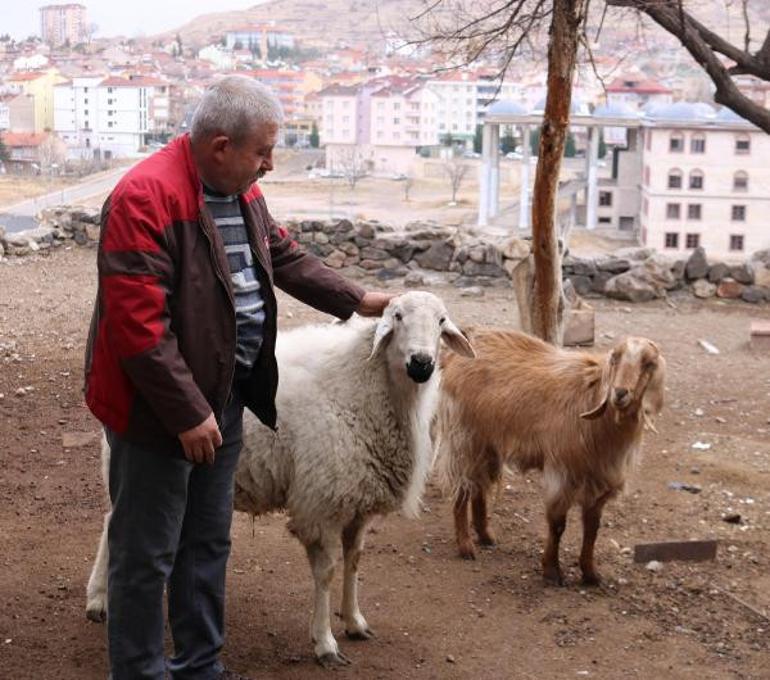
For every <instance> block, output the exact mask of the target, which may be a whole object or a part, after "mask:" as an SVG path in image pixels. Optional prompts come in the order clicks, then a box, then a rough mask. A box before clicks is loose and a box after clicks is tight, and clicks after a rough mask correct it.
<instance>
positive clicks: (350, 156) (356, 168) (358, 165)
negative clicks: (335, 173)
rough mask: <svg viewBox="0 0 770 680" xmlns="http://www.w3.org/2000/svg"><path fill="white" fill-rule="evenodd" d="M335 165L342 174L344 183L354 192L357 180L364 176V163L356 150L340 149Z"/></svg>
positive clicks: (354, 148) (353, 148) (355, 148)
mask: <svg viewBox="0 0 770 680" xmlns="http://www.w3.org/2000/svg"><path fill="white" fill-rule="evenodd" d="M335 165H336V166H337V168H338V169H339V170H340V171H341V172H342V175H343V177H344V178H345V182H347V185H348V186H349V187H350V190H351V191H355V188H356V184H358V180H359V179H361V178H362V177H363V176H364V175H366V163H365V161H364V158H363V156H361V153H360V152H359V150H358V148H357V147H355V146H353V147H350V148H347V149H340V151H339V152H338V153H337V158H336V162H335Z"/></svg>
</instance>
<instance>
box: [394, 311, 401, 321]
mask: <svg viewBox="0 0 770 680" xmlns="http://www.w3.org/2000/svg"><path fill="white" fill-rule="evenodd" d="M393 318H394V319H395V320H396V321H402V320H403V319H404V317H403V316H401V312H395V313H394V314H393Z"/></svg>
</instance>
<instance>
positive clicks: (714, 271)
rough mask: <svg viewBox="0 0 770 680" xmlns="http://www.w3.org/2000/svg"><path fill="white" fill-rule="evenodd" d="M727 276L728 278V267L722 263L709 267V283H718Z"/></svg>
mask: <svg viewBox="0 0 770 680" xmlns="http://www.w3.org/2000/svg"><path fill="white" fill-rule="evenodd" d="M728 276H730V267H728V266H727V265H726V264H725V263H724V262H717V263H716V264H712V265H711V268H710V269H709V281H711V283H719V282H721V281H722V279H726V278H727V277H728Z"/></svg>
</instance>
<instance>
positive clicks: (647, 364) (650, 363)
mask: <svg viewBox="0 0 770 680" xmlns="http://www.w3.org/2000/svg"><path fill="white" fill-rule="evenodd" d="M657 365H658V363H657V362H656V361H653V360H650V361H645V362H644V369H645V370H647V371H649V370H652V369H653V368H655V367H656V366H657Z"/></svg>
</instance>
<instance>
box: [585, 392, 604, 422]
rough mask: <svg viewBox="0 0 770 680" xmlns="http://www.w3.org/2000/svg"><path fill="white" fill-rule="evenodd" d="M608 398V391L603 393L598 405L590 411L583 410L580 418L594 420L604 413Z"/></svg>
mask: <svg viewBox="0 0 770 680" xmlns="http://www.w3.org/2000/svg"><path fill="white" fill-rule="evenodd" d="M609 400H610V395H609V393H607V394H605V395H604V399H602V400H601V402H600V403H599V405H598V406H596V407H594V408H592V409H591V410H590V411H585V412H584V413H581V414H580V417H581V418H585V419H586V420H596V419H597V418H599V417H600V416H601V415H603V414H604V412H605V411H606V410H607V402H608V401H609Z"/></svg>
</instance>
